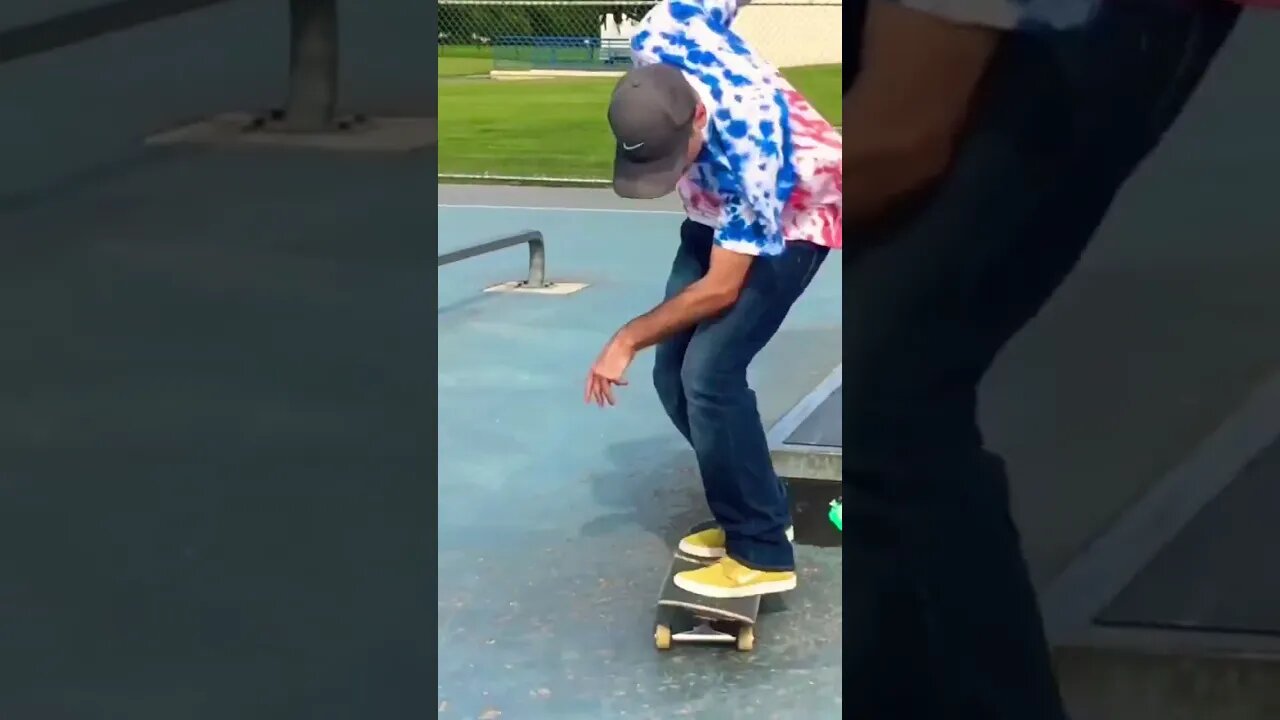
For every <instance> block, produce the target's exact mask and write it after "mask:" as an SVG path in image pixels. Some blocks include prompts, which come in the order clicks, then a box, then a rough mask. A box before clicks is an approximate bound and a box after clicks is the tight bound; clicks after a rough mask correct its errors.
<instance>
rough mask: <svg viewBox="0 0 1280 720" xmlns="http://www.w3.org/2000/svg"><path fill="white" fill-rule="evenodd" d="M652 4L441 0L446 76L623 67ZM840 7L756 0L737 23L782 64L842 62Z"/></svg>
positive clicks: (838, 3)
mask: <svg viewBox="0 0 1280 720" xmlns="http://www.w3.org/2000/svg"><path fill="white" fill-rule="evenodd" d="M654 4H655V3H654V2H629V3H628V2H599V1H592V0H585V1H581V2H579V1H575V0H440V3H439V8H440V35H439V56H440V59H441V61H442V62H441V74H442V75H446V76H456V75H472V74H483V73H485V72H490V71H494V70H496V71H499V72H501V71H521V70H525V71H528V70H535V71H552V72H554V71H608V70H619V69H625V68H626V66H627V65H628V64H629V63H630V53H629V51H628V42H629V40H630V38H631V35H632V34H633V33H634V32H635V26H636V22H637V21H638V20H639V19H640V18H641V17H643V16H644V14H645V13H646V12H648V11H649V10H650V9H651V8H652V7H653V6H654ZM841 9H842V0H781V1H779V0H756V1H755V2H753V3H751V4H749V5H747V6H745V7H744V8H742V10H741V11H740V12H739V14H738V18H737V19H736V20H735V22H734V25H733V28H734V30H735V31H737V32H738V33H739V34H740V35H742V37H743V38H744V39H745V40H746V41H747V42H748V43H750V44H751V45H752V46H753V47H755V48H756V49H757V50H758V51H759V52H760V53H761V54H763V55H764V56H765V57H767V58H768V59H769V60H770V62H772V63H774V64H775V65H777V66H779V67H793V66H797V65H817V64H822V63H838V62H840V50H841V42H840V23H841ZM459 60H460V61H464V62H454V61H459ZM466 61H469V62H466Z"/></svg>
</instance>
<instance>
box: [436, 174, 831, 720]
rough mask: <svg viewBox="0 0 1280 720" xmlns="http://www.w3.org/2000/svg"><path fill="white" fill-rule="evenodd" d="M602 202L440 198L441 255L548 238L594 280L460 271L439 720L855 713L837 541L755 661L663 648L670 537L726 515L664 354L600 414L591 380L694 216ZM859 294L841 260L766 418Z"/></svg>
mask: <svg viewBox="0 0 1280 720" xmlns="http://www.w3.org/2000/svg"><path fill="white" fill-rule="evenodd" d="M475 197H477V198H484V197H489V198H492V197H495V195H492V194H490V195H483V194H481V192H479V191H477V192H476V193H475ZM595 200H597V198H592V201H591V202H584V201H582V196H581V195H576V196H570V197H569V198H568V202H575V203H576V205H577V206H590V205H599V204H601V203H597V202H595ZM475 202H484V201H483V200H476V201H475ZM565 204H567V203H565ZM603 205H605V207H595V208H594V209H591V210H586V209H572V208H558V209H545V208H544V209H536V208H519V207H482V208H465V207H457V206H452V205H450V206H444V205H443V204H442V207H441V208H440V220H439V222H440V241H439V247H440V252H447V251H449V250H451V249H455V248H457V247H461V246H463V245H467V244H471V243H473V242H477V241H480V240H483V239H486V238H489V237H492V236H497V235H503V234H509V233H512V232H514V231H518V230H521V229H524V228H532V229H537V230H541V231H542V232H543V233H544V234H545V236H546V239H547V253H548V267H549V271H550V276H551V278H552V279H553V280H558V281H574V282H585V283H589V287H588V288H587V289H585V290H583V291H581V292H579V293H577V294H574V295H569V296H563V297H545V296H529V295H495V294H485V293H483V292H482V290H483V288H485V287H487V286H490V285H493V284H496V283H500V282H504V281H509V280H516V279H520V278H521V277H522V276H523V272H524V268H525V253H524V251H523V249H521V248H512V249H510V250H505V251H500V252H498V253H494V254H491V255H487V256H483V257H479V258H474V259H470V260H467V261H463V262H460V263H457V264H453V265H450V266H447V267H444V268H441V269H440V271H439V280H440V290H439V309H438V321H439V342H440V350H439V392H440V395H439V422H440V455H439V463H440V467H439V469H440V480H439V483H440V490H439V500H440V511H439V517H440V537H439V540H440V554H439V560H440V564H439V578H438V579H439V631H440V635H439V643H440V644H439V660H440V672H439V688H438V693H439V703H440V717H448V718H475V717H490V718H495V717H499V715H498V714H497V713H501V714H502V715H501V717H507V718H531V717H556V718H602V717H640V718H648V717H653V718H667V717H682V716H688V717H699V718H731V717H732V718H737V717H776V718H793V717H799V716H800V715H798V714H797V713H798V712H799V713H801V714H802V715H804V716H807V717H815V718H820V717H838V716H839V713H840V703H841V700H840V683H841V676H840V658H841V648H840V643H839V640H838V638H839V637H840V634H841V614H840V588H839V583H840V554H839V551H838V550H823V551H818V550H815V549H802V552H801V554H800V559H801V585H800V588H799V589H798V590H797V591H795V592H794V593H791V594H789V595H788V596H787V597H786V599H785V602H784V603H783V604H784V605H785V607H782V608H775V609H774V610H775V611H774V612H771V613H769V614H766V615H763V616H762V618H761V621H760V627H759V633H758V638H759V642H758V645H757V649H756V651H755V652H753V653H750V654H739V653H737V652H736V651H733V650H722V649H719V648H709V647H696V646H683V647H677V648H676V649H675V650H673V651H671V652H669V653H659V652H658V651H657V650H655V649H654V647H653V640H652V634H653V622H654V611H653V605H654V601H655V600H656V595H657V593H658V590H659V588H660V586H661V583H662V578H663V574H664V572H665V571H666V568H667V564H668V562H669V560H670V548H671V547H672V546H673V543H674V542H675V540H676V539H677V538H678V537H679V535H680V534H681V532H682V531H683V530H684V529H686V528H687V527H688V526H689V525H691V524H692V523H694V522H696V521H698V520H701V519H703V518H705V517H706V510H705V506H704V504H703V501H702V498H701V492H700V487H699V484H698V479H697V476H696V473H695V470H694V468H693V464H692V456H691V453H690V451H689V450H688V449H687V448H686V447H685V446H684V445H683V444H682V443H683V441H682V440H681V439H680V438H679V436H678V435H677V434H676V433H675V431H674V430H673V429H672V428H671V427H670V425H669V424H668V421H667V420H666V417H665V416H664V415H663V413H662V410H661V408H660V407H659V405H658V403H657V401H656V398H655V397H654V394H653V391H652V389H651V387H650V385H649V382H648V375H649V371H650V367H651V365H650V363H651V356H650V355H649V354H645V355H643V356H641V357H640V358H639V359H638V361H637V363H636V365H635V367H634V368H633V369H632V371H631V373H630V378H631V381H632V384H631V386H630V387H628V388H625V389H623V391H622V393H621V399H620V402H619V405H618V406H617V407H614V408H610V409H604V410H602V409H600V408H596V407H587V406H585V405H584V404H583V401H582V382H583V380H584V378H585V375H586V371H587V368H588V366H589V364H590V362H591V361H592V360H593V359H594V357H595V354H596V353H597V352H598V351H599V349H600V347H601V346H602V344H603V343H604V342H605V340H607V339H608V337H609V335H610V334H611V333H612V332H613V331H614V330H616V329H617V327H618V326H619V325H620V324H621V323H622V322H625V321H626V320H628V319H629V318H631V317H633V316H634V315H636V314H638V313H641V312H643V311H645V310H647V309H649V308H650V307H652V306H653V305H654V304H655V302H656V301H657V300H658V299H659V298H660V294H661V290H662V286H663V283H664V280H665V273H666V270H667V268H668V266H669V263H670V258H671V255H672V253H673V252H674V248H675V244H674V243H675V239H674V238H675V232H676V230H677V227H678V224H679V222H680V216H679V215H678V214H676V213H673V212H668V211H665V210H664V209H662V208H658V209H656V210H655V209H645V210H641V211H634V210H631V211H627V210H610V209H608V208H607V205H608V203H607V202H605V203H603ZM839 293H840V267H839V263H837V262H832V263H830V264H829V265H828V266H827V267H825V268H824V269H823V271H822V272H821V273H820V274H819V276H818V277H817V279H816V280H815V282H814V285H813V287H812V289H811V290H810V292H809V293H808V295H807V296H806V297H805V298H804V299H803V300H802V301H801V302H800V303H799V304H798V305H797V307H796V308H795V310H794V312H793V313H792V315H791V317H790V318H789V319H788V321H787V323H786V325H785V326H784V329H783V330H782V331H781V333H780V334H779V336H778V338H777V339H776V341H775V342H774V344H773V346H772V347H770V348H769V349H768V350H766V351H765V353H763V354H762V355H761V357H760V358H759V359H758V361H757V362H756V364H755V365H754V366H753V368H752V370H753V376H754V385H755V386H756V388H757V391H758V393H759V395H760V398H761V405H762V412H763V414H764V415H765V418H766V422H772V421H773V420H776V419H777V418H778V417H779V416H780V415H781V414H782V413H784V412H785V411H786V410H787V409H789V408H790V407H791V405H793V404H794V403H795V402H796V401H797V400H799V399H800V398H801V397H802V396H803V395H804V394H805V393H807V392H808V391H809V390H811V389H812V388H813V387H814V385H816V384H817V383H818V382H819V381H820V380H821V379H822V377H823V376H825V375H826V373H828V372H829V371H830V370H831V368H832V367H834V366H835V365H836V364H837V363H838V362H839V360H840V310H839V304H838V301H839V297H840V295H839ZM801 709H803V711H801ZM486 713H487V714H486Z"/></svg>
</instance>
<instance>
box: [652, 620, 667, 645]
mask: <svg viewBox="0 0 1280 720" xmlns="http://www.w3.org/2000/svg"><path fill="white" fill-rule="evenodd" d="M653 644H654V645H655V646H657V648H658V649H659V650H670V649H671V628H669V627H667V626H666V625H659V626H658V627H656V628H654V630H653Z"/></svg>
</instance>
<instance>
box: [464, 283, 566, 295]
mask: <svg viewBox="0 0 1280 720" xmlns="http://www.w3.org/2000/svg"><path fill="white" fill-rule="evenodd" d="M587 287H588V286H587V283H572V282H558V283H547V286H546V287H540V288H531V287H525V285H524V283H523V282H505V283H502V284H501V285H494V286H493V287H487V288H485V289H484V291H485V292H487V293H523V294H526V295H572V294H574V293H576V292H578V291H579V290H585V289H586V288H587Z"/></svg>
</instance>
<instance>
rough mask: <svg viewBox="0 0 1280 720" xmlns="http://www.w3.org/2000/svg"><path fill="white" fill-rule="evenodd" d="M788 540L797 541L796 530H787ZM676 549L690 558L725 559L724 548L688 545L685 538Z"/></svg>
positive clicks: (791, 528)
mask: <svg viewBox="0 0 1280 720" xmlns="http://www.w3.org/2000/svg"><path fill="white" fill-rule="evenodd" d="M787 540H788V541H789V542H795V541H796V529H795V528H793V527H789V528H787ZM676 547H678V548H679V550H680V552H682V553H684V554H685V555H688V556H689V557H695V558H700V559H703V560H719V559H720V558H722V557H724V548H722V547H705V546H703V545H694V544H692V543H688V544H686V543H685V541H684V538H681V539H680V544H679V545H677V546H676Z"/></svg>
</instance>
